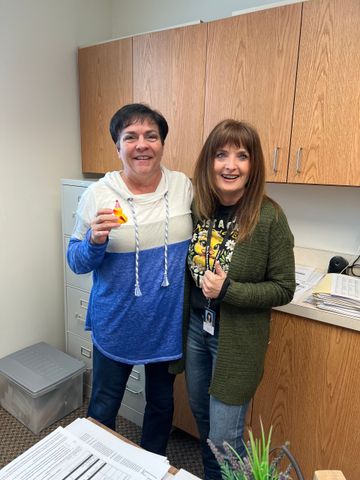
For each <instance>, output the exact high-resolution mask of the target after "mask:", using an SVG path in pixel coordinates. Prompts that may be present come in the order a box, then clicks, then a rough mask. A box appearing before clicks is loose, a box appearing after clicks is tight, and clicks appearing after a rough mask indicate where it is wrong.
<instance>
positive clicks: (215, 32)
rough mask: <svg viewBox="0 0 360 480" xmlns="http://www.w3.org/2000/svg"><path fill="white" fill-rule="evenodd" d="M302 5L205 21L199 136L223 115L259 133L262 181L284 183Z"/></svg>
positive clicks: (222, 117)
mask: <svg viewBox="0 0 360 480" xmlns="http://www.w3.org/2000/svg"><path fill="white" fill-rule="evenodd" d="M300 23H301V4H294V5H289V6H285V7H279V8H271V9H268V10H262V11H259V12H255V13H250V14H245V15H239V16H236V17H232V18H227V19H224V20H217V21H214V22H211V23H209V24H208V50H207V75H206V100H205V123H204V135H205V137H206V136H207V135H208V133H209V132H210V130H211V129H212V128H213V127H214V126H215V125H216V124H217V123H218V122H219V121H220V120H223V119H225V118H235V119H237V120H245V121H247V122H250V123H251V124H253V126H255V127H256V129H257V130H258V132H259V134H260V138H261V142H262V146H263V151H264V156H265V162H266V171H267V180H269V181H276V182H286V175H287V166H288V157H289V146H290V134H291V120H292V115H291V112H292V108H293V102H294V90H295V77H296V65H297V54H298V44H299V35H300Z"/></svg>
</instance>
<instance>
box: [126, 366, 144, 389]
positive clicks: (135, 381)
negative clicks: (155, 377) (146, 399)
mask: <svg viewBox="0 0 360 480" xmlns="http://www.w3.org/2000/svg"><path fill="white" fill-rule="evenodd" d="M127 387H128V389H131V390H132V391H135V392H143V391H145V368H144V365H134V367H133V369H132V371H131V373H130V376H129V380H128V382H127Z"/></svg>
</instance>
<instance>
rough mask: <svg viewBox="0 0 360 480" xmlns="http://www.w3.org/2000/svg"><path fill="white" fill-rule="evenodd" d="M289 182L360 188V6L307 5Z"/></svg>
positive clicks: (321, 0)
mask: <svg viewBox="0 0 360 480" xmlns="http://www.w3.org/2000/svg"><path fill="white" fill-rule="evenodd" d="M303 9H304V10H303V21H302V31H301V42H300V55H299V69H298V80H297V86H296V96H295V110H294V125H293V135H292V141H291V155H290V163H289V177H288V181H289V182H291V183H308V184H324V185H356V186H359V185H360V27H359V25H360V2H359V0H311V1H308V2H304V6H303Z"/></svg>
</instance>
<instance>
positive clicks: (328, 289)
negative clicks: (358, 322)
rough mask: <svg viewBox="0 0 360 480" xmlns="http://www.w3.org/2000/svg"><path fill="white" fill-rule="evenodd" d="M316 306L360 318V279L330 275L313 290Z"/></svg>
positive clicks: (336, 274)
mask: <svg viewBox="0 0 360 480" xmlns="http://www.w3.org/2000/svg"><path fill="white" fill-rule="evenodd" d="M313 297H314V299H315V302H316V306H317V307H318V308H320V309H322V310H329V311H331V312H334V313H339V314H341V315H349V316H352V317H355V318H360V278H356V277H350V276H348V275H341V274H338V273H328V274H327V275H325V277H324V278H323V279H322V280H321V281H320V282H319V283H318V285H316V286H315V287H314V289H313Z"/></svg>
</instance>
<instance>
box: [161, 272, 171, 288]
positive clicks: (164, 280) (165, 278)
mask: <svg viewBox="0 0 360 480" xmlns="http://www.w3.org/2000/svg"><path fill="white" fill-rule="evenodd" d="M169 285H170V283H169V279H168V276H167V273H164V278H163V281H162V284H161V286H162V287H168V286H169Z"/></svg>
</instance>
